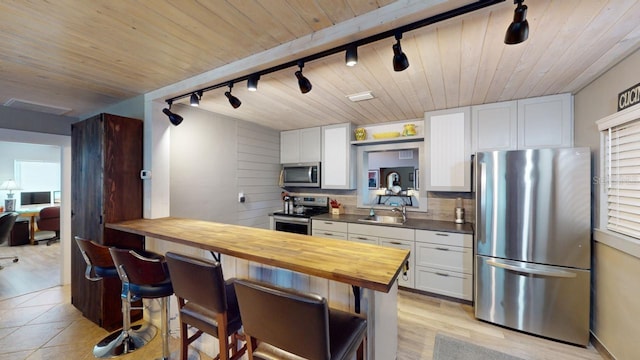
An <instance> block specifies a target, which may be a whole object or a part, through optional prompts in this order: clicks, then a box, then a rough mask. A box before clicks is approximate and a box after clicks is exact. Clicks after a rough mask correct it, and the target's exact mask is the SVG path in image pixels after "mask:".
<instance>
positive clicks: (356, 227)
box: [348, 223, 415, 288]
mask: <svg viewBox="0 0 640 360" xmlns="http://www.w3.org/2000/svg"><path fill="white" fill-rule="evenodd" d="M348 230H349V240H352V241H359V242H363V243H368V244H374V245H381V246H388V247H394V248H398V249H403V250H409V259H408V262H409V264H408V269H407V270H406V271H405V269H403V270H401V271H400V275H399V276H398V285H400V286H404V287H408V288H414V280H413V279H414V275H413V274H414V270H413V262H414V261H413V259H414V255H413V253H414V251H415V241H414V239H415V230H414V229H406V228H399V227H394V226H378V225H365V224H356V223H349V226H348Z"/></svg>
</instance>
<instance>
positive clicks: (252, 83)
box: [247, 74, 260, 91]
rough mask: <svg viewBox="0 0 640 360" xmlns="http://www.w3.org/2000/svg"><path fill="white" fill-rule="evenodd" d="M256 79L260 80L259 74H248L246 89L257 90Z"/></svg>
mask: <svg viewBox="0 0 640 360" xmlns="http://www.w3.org/2000/svg"><path fill="white" fill-rule="evenodd" d="M258 80H260V74H253V75H251V76H249V78H248V79H247V90H249V91H257V90H258Z"/></svg>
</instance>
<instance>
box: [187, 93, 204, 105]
mask: <svg viewBox="0 0 640 360" xmlns="http://www.w3.org/2000/svg"><path fill="white" fill-rule="evenodd" d="M200 99H202V90H199V91H196V92H194V93H191V99H190V100H189V103H190V104H191V106H196V107H197V106H200Z"/></svg>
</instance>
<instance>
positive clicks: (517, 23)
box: [504, 0, 529, 45]
mask: <svg viewBox="0 0 640 360" xmlns="http://www.w3.org/2000/svg"><path fill="white" fill-rule="evenodd" d="M523 2H524V0H514V1H513V3H514V4H518V6H516V9H515V10H514V12H513V22H512V23H511V25H509V28H507V33H506V34H505V35H504V43H505V44H507V45H513V44H519V43H521V42H524V41H525V40H527V38H528V37H529V22H528V21H527V5H523V4H522V3H523Z"/></svg>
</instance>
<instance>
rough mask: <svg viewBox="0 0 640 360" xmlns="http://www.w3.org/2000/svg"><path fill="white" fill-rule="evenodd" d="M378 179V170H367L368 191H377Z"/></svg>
mask: <svg viewBox="0 0 640 360" xmlns="http://www.w3.org/2000/svg"><path fill="white" fill-rule="evenodd" d="M379 177H380V173H379V171H378V170H369V189H377V188H378V187H379V186H380V181H379Z"/></svg>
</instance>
